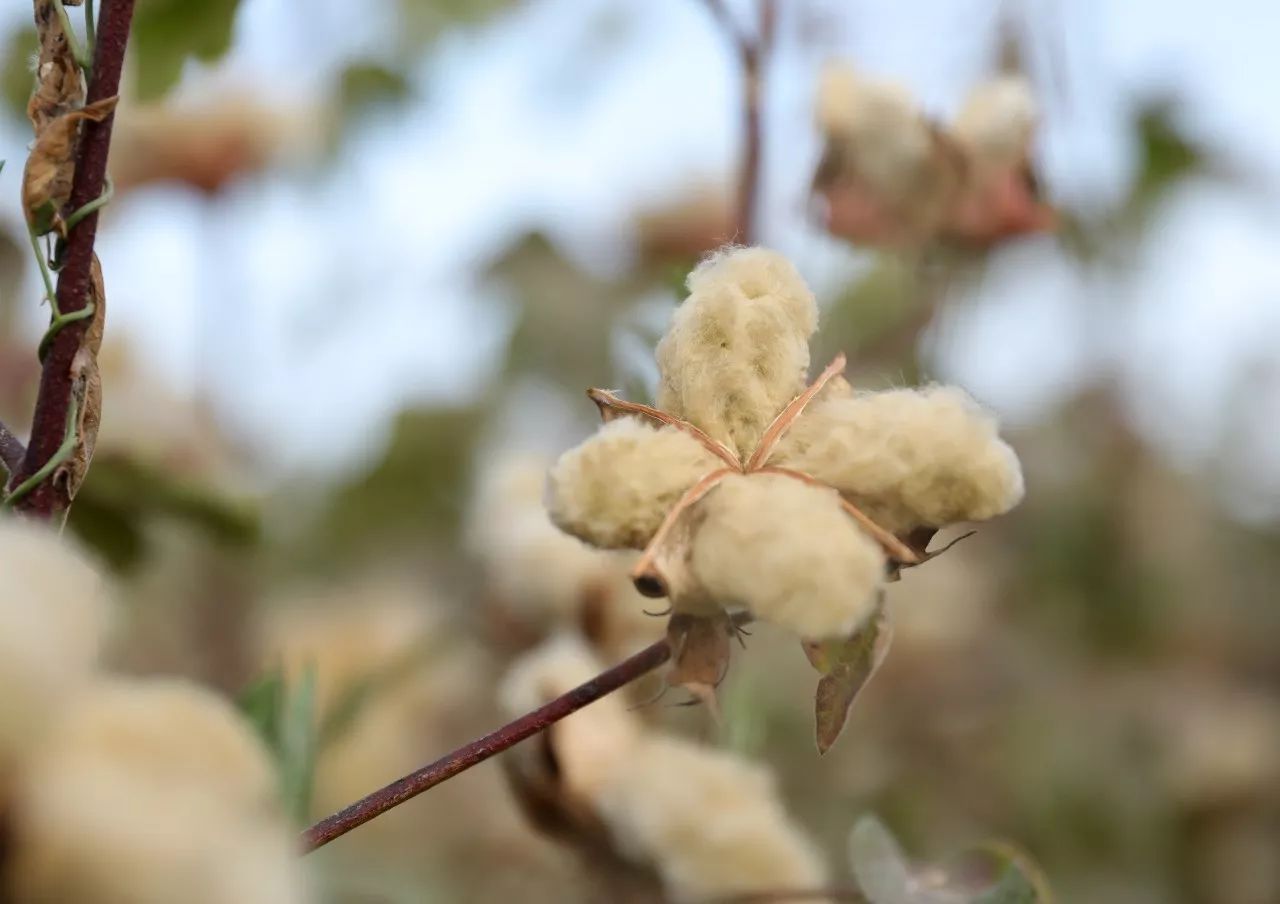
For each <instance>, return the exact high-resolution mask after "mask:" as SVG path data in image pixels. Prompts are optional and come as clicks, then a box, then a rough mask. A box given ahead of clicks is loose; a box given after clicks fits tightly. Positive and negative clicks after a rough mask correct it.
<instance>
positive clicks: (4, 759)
mask: <svg viewBox="0 0 1280 904" xmlns="http://www.w3.org/2000/svg"><path fill="white" fill-rule="evenodd" d="M0 575H3V578H2V579H0V582H2V584H3V589H2V590H0V774H2V773H7V772H8V771H9V769H10V768H12V766H13V762H14V761H15V760H18V759H21V757H22V756H23V755H25V754H26V753H27V752H28V751H29V750H30V749H31V747H32V746H33V745H34V744H35V743H36V742H37V741H38V740H39V738H40V736H41V735H42V733H43V732H44V731H45V729H46V728H47V726H48V724H49V722H50V721H51V720H52V719H53V718H54V717H55V716H56V715H57V714H58V713H59V712H60V711H61V710H62V709H63V708H64V707H65V706H66V705H67V703H68V701H69V700H70V699H71V698H72V697H73V696H74V695H75V694H76V693H77V692H78V691H79V690H81V689H82V688H83V687H84V685H85V684H86V683H87V682H88V681H89V680H90V678H91V675H92V673H93V669H94V666H95V665H96V662H97V658H98V654H99V652H100V650H101V648H102V646H103V642H104V639H105V636H106V633H107V628H108V625H109V623H110V620H111V618H110V616H111V609H110V605H109V602H108V599H107V592H106V584H105V582H104V581H103V579H102V577H101V576H100V575H99V574H98V572H97V570H96V569H95V568H94V566H93V565H92V564H90V562H89V560H88V559H87V558H86V557H85V556H84V555H83V554H82V553H81V552H80V551H79V550H78V549H77V548H76V547H75V546H74V545H73V544H72V543H71V542H70V541H69V540H66V539H63V538H60V537H59V536H58V535H57V534H56V533H54V532H53V531H51V530H49V529H48V528H46V527H44V526H43V525H38V524H35V523H33V522H29V521H23V520H19V519H4V520H0Z"/></svg>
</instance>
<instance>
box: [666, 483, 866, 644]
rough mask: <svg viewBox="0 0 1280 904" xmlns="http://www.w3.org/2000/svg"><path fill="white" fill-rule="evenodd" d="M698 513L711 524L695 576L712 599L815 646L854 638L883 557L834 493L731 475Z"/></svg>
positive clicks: (702, 532) (702, 537) (697, 547)
mask: <svg viewBox="0 0 1280 904" xmlns="http://www.w3.org/2000/svg"><path fill="white" fill-rule="evenodd" d="M699 506H700V508H701V510H702V513H703V516H704V519H705V520H704V521H703V523H702V526H701V527H700V528H698V530H697V533H696V534H695V535H694V539H693V548H692V552H691V569H692V572H693V576H694V579H695V580H696V582H697V583H698V584H699V585H701V587H702V588H703V589H704V590H705V592H706V593H707V594H708V595H709V596H710V597H711V598H712V599H715V600H717V601H718V602H720V603H721V604H722V605H734V604H738V605H743V606H746V607H747V609H749V610H750V611H751V613H752V614H753V615H755V616H756V617H757V618H762V619H764V620H765V621H768V622H772V623H774V624H776V625H779V626H781V627H783V628H786V629H788V630H790V631H794V632H795V633H796V634H799V635H800V636H801V637H807V638H812V639H818V638H825V637H836V636H842V635H845V634H848V633H849V632H850V631H852V630H853V629H854V628H855V627H856V626H857V625H858V624H859V623H860V622H861V621H862V620H863V619H865V618H866V617H867V616H868V615H869V614H870V613H871V611H872V609H873V608H874V605H875V596H876V590H877V589H878V588H879V587H880V585H881V583H882V582H883V580H884V573H885V558H884V553H883V552H882V551H881V550H880V547H879V546H878V545H877V544H876V542H875V541H874V540H872V539H871V538H870V537H868V536H867V535H866V534H865V533H864V532H863V531H862V530H861V529H860V528H859V527H858V525H857V523H856V522H855V521H854V520H853V519H852V518H851V517H850V516H849V515H848V514H847V513H846V512H845V511H843V510H842V509H841V507H840V501H839V496H838V494H837V493H836V492H835V490H831V489H828V488H826V487H817V486H811V485H809V484H806V483H803V482H801V481H800V480H797V479H794V478H791V477H784V476H781V475H776V474H753V475H749V476H742V475H733V476H731V477H728V478H726V479H725V480H724V482H723V483H721V484H720V486H718V487H717V488H716V489H714V490H712V491H711V493H709V494H708V495H707V497H706V498H705V499H704V500H703V501H702V502H701V503H700V504H699ZM675 602H676V604H677V607H678V606H679V600H678V599H677V600H676V601H675Z"/></svg>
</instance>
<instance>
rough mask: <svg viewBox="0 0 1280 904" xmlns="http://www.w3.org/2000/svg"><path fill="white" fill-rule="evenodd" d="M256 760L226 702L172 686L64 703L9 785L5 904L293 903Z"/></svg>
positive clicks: (269, 790) (94, 694)
mask: <svg viewBox="0 0 1280 904" xmlns="http://www.w3.org/2000/svg"><path fill="white" fill-rule="evenodd" d="M275 796H276V795H275V777H274V773H273V767H272V765H271V763H270V761H269V759H268V756H267V753H266V750H265V749H264V748H263V747H262V745H261V743H260V742H259V741H258V739H257V737H256V736H255V735H254V734H253V732H252V730H251V729H250V728H249V726H248V725H247V724H246V723H244V722H243V721H242V720H241V719H240V718H239V717H238V715H237V714H236V712H235V711H234V710H233V709H232V707H231V706H230V704H228V703H226V702H225V701H223V700H221V699H220V698H218V697H216V696H214V695H213V694H211V693H209V692H207V691H205V690H203V689H201V688H199V687H197V686H195V685H191V684H187V683H185V682H179V681H151V682H143V681H123V680H120V681H112V682H106V683H103V684H101V685H98V686H95V687H94V688H93V689H92V690H90V691H87V692H86V693H84V694H82V695H81V696H80V697H78V698H77V700H76V701H75V703H74V704H73V705H72V706H71V707H70V708H69V709H68V710H67V711H66V712H65V713H64V714H63V715H62V717H61V718H60V719H59V720H58V722H57V723H56V725H55V727H54V728H53V730H52V731H51V733H50V734H49V736H48V738H47V739H46V741H45V743H44V744H43V745H42V746H41V748H40V751H39V754H38V755H37V756H34V757H32V758H31V759H30V760H29V761H28V762H27V763H26V765H25V768H24V769H23V770H22V772H21V773H20V774H19V777H18V783H17V791H16V794H15V802H14V806H13V809H12V811H11V827H12V853H11V856H10V859H9V863H8V868H9V880H10V887H11V888H12V890H13V900H14V901H15V902H16V904H55V902H63V901H77V902H82V904H169V902H172V901H175V900H182V901H185V902H192V904H246V902H248V904H255V902H261V904H268V902H270V904H280V902H284V904H290V902H301V901H303V900H304V899H305V892H304V887H303V882H302V877H301V874H300V867H299V864H298V861H297V858H296V854H295V851H294V850H293V843H294V840H293V832H292V829H291V828H290V827H289V826H288V825H287V823H286V822H285V820H284V819H283V818H282V815H281V814H280V812H279V809H278V806H277V803H276V800H275Z"/></svg>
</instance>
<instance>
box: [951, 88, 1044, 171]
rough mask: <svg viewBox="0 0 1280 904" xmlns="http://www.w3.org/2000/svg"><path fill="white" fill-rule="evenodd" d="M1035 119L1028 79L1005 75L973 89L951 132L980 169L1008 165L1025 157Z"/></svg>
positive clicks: (1033, 103)
mask: <svg viewBox="0 0 1280 904" xmlns="http://www.w3.org/2000/svg"><path fill="white" fill-rule="evenodd" d="M1037 118H1038V111H1037V107H1036V100H1035V97H1034V95H1032V93H1031V86H1030V85H1029V84H1028V83H1027V80H1026V79H1025V78H1023V77H1022V76H1017V75H1006V76H1001V77H1000V78H997V79H993V80H991V81H988V82H984V83H983V84H981V85H978V86H977V87H976V88H974V90H973V92H972V93H971V94H970V95H969V97H968V99H967V100H966V101H965V104H964V106H963V107H962V108H961V109H960V112H959V113H958V114H957V115H956V119H955V122H954V124H953V125H952V127H951V129H952V133H953V134H954V135H955V136H956V138H957V139H959V140H960V142H961V143H962V144H963V145H964V146H965V147H967V148H968V149H969V151H970V152H971V157H972V160H973V162H974V163H976V164H977V165H978V166H979V167H1000V166H1011V165H1014V164H1016V163H1018V162H1019V161H1021V160H1022V159H1024V158H1025V157H1026V155H1027V151H1028V149H1029V147H1030V144H1031V136H1032V132H1033V131H1034V129H1035V125H1036V120H1037Z"/></svg>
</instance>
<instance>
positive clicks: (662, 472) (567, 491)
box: [547, 417, 723, 549]
mask: <svg viewBox="0 0 1280 904" xmlns="http://www.w3.org/2000/svg"><path fill="white" fill-rule="evenodd" d="M719 467H723V462H721V461H720V459H719V458H717V457H716V456H714V455H712V454H711V453H710V452H708V451H707V450H706V449H705V448H704V447H703V446H702V444H701V443H699V442H698V441H697V440H696V439H694V438H693V437H692V436H690V435H689V434H688V433H685V432H684V431H683V430H679V429H677V428H675V427H655V426H653V425H651V424H649V423H647V422H645V421H643V420H640V419H639V418H634V417H620V418H616V419H614V420H612V421H610V422H609V423H607V424H605V425H604V426H603V427H601V428H600V430H599V432H597V433H596V434H595V435H594V436H592V437H591V438H590V439H588V440H586V441H585V442H583V443H582V444H581V445H579V446H576V447H575V448H573V449H570V450H569V451H568V452H566V453H564V454H563V455H561V456H560V459H559V461H557V462H556V464H555V467H553V468H552V469H551V474H550V480H549V482H548V497H547V508H548V510H549V511H550V513H551V520H552V521H553V522H555V524H556V525H557V526H558V527H559V528H560V529H561V530H563V531H566V532H568V533H570V534H573V535H574V536H575V537H578V538H580V539H582V540H585V541H586V542H588V543H590V544H591V545H593V546H599V547H601V548H604V549H627V548H631V549H643V548H644V547H645V544H647V543H648V542H649V539H650V538H651V537H652V536H653V535H654V533H655V532H656V531H657V530H658V526H659V525H661V524H662V519H663V518H665V517H666V515H667V512H668V511H670V510H671V508H672V507H673V506H674V505H675V504H676V502H677V501H679V499H680V497H681V496H682V495H683V494H684V492H685V490H687V489H688V488H689V487H691V486H693V484H695V483H697V482H698V480H699V479H700V478H701V477H703V476H704V475H705V474H707V473H709V472H711V471H713V470H715V469H716V468H719Z"/></svg>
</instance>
